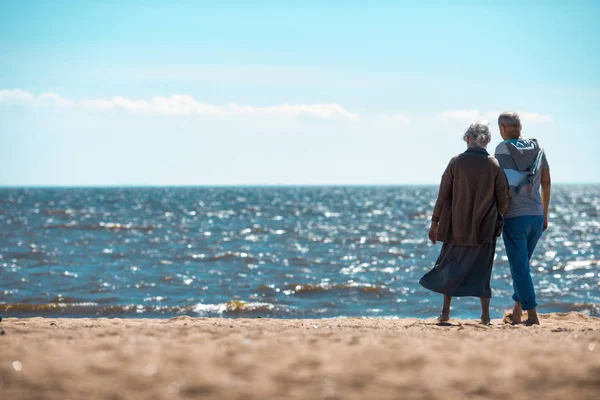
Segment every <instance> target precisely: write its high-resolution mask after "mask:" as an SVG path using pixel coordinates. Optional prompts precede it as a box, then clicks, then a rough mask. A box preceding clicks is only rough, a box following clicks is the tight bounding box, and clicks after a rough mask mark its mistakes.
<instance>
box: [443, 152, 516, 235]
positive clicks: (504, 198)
mask: <svg viewBox="0 0 600 400" xmlns="http://www.w3.org/2000/svg"><path fill="white" fill-rule="evenodd" d="M509 199H510V189H509V186H508V181H507V179H506V175H504V171H503V170H502V168H501V167H500V165H499V164H498V161H497V160H496V159H495V158H494V157H493V156H491V155H489V154H488V152H487V151H486V150H485V149H481V148H469V149H468V150H467V151H465V152H464V153H462V154H459V155H458V156H456V157H454V158H453V159H452V160H450V163H449V164H448V167H447V168H446V171H444V175H443V176H442V182H441V184H440V190H439V193H438V198H437V201H436V203H435V208H434V210H433V217H432V218H431V220H432V221H434V222H437V221H439V227H438V235H437V240H439V241H440V242H443V243H448V244H455V245H460V246H480V245H482V244H484V243H492V242H493V241H494V240H495V239H496V237H497V236H499V235H500V232H501V229H502V213H504V210H506V207H507V206H508V201H509Z"/></svg>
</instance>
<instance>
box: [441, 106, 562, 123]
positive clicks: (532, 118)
mask: <svg viewBox="0 0 600 400" xmlns="http://www.w3.org/2000/svg"><path fill="white" fill-rule="evenodd" d="M518 113H519V115H520V117H521V121H523V122H529V123H546V122H552V117H550V116H549V115H544V114H540V113H537V112H527V111H518ZM498 115H500V113H499V112H496V111H488V112H485V113H484V112H480V111H478V110H475V109H470V110H452V111H444V112H442V113H440V114H438V115H437V119H440V120H446V119H454V120H457V121H462V122H474V121H477V120H488V121H496V120H497V118H498Z"/></svg>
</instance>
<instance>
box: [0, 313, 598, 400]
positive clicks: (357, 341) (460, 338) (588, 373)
mask: <svg viewBox="0 0 600 400" xmlns="http://www.w3.org/2000/svg"><path fill="white" fill-rule="evenodd" d="M540 316H541V322H542V325H541V326H534V327H526V326H523V325H515V326H512V325H507V324H504V323H503V322H502V321H501V320H500V319H494V320H493V321H492V323H493V325H492V326H484V325H481V324H479V323H477V321H476V320H460V319H451V320H450V323H447V324H441V325H440V324H437V323H436V322H435V321H434V320H432V319H427V320H424V319H416V318H406V319H378V318H365V319H363V318H331V319H301V320H298V319H296V320H294V319H269V318H252V319H244V318H235V319H229V318H192V317H187V316H180V317H174V318H171V319H141V318H140V319H138V318H135V319H119V318H114V319H113V318H111V319H108V318H40V317H37V318H25V319H18V318H5V319H4V320H3V321H2V322H1V323H0V328H3V330H4V331H5V334H4V335H0V391H1V392H2V393H4V394H6V398H10V399H35V398H40V394H41V393H43V398H44V399H51V400H52V399H64V398H70V399H80V398H81V399H104V398H110V399H184V398H198V397H202V398H207V399H241V398H243V399H267V398H293V399H315V398H324V399H364V398H373V399H393V398H405V399H447V398H478V399H484V398H485V399H488V398H489V399H496V398H497V399H501V398H511V399H527V398H541V397H543V398H547V399H563V398H571V399H580V398H581V399H592V398H599V397H600V318H595V317H590V316H587V315H585V314H583V313H578V312H570V313H552V314H542V315H540Z"/></svg>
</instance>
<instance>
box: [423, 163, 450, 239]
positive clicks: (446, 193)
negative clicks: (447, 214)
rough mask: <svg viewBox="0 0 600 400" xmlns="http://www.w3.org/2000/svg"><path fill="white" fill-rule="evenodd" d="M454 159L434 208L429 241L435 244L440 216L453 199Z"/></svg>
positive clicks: (444, 175) (444, 178)
mask: <svg viewBox="0 0 600 400" xmlns="http://www.w3.org/2000/svg"><path fill="white" fill-rule="evenodd" d="M453 161H454V158H453V159H452V160H450V163H448V166H447V167H446V170H445V171H444V174H443V175H442V181H441V182H440V189H439V191H438V197H437V200H436V202H435V207H434V208H433V215H432V216H431V227H430V228H429V240H431V243H433V244H435V243H436V241H437V231H438V224H439V222H440V214H441V213H442V209H443V208H444V205H445V204H446V202H447V201H448V200H450V199H451V198H452V183H453V176H452V168H451V166H452V162H453Z"/></svg>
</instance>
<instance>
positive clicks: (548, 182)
mask: <svg viewBox="0 0 600 400" xmlns="http://www.w3.org/2000/svg"><path fill="white" fill-rule="evenodd" d="M551 186H552V179H551V178H550V168H543V169H542V205H543V207H544V230H546V229H548V208H550V187H551Z"/></svg>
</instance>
